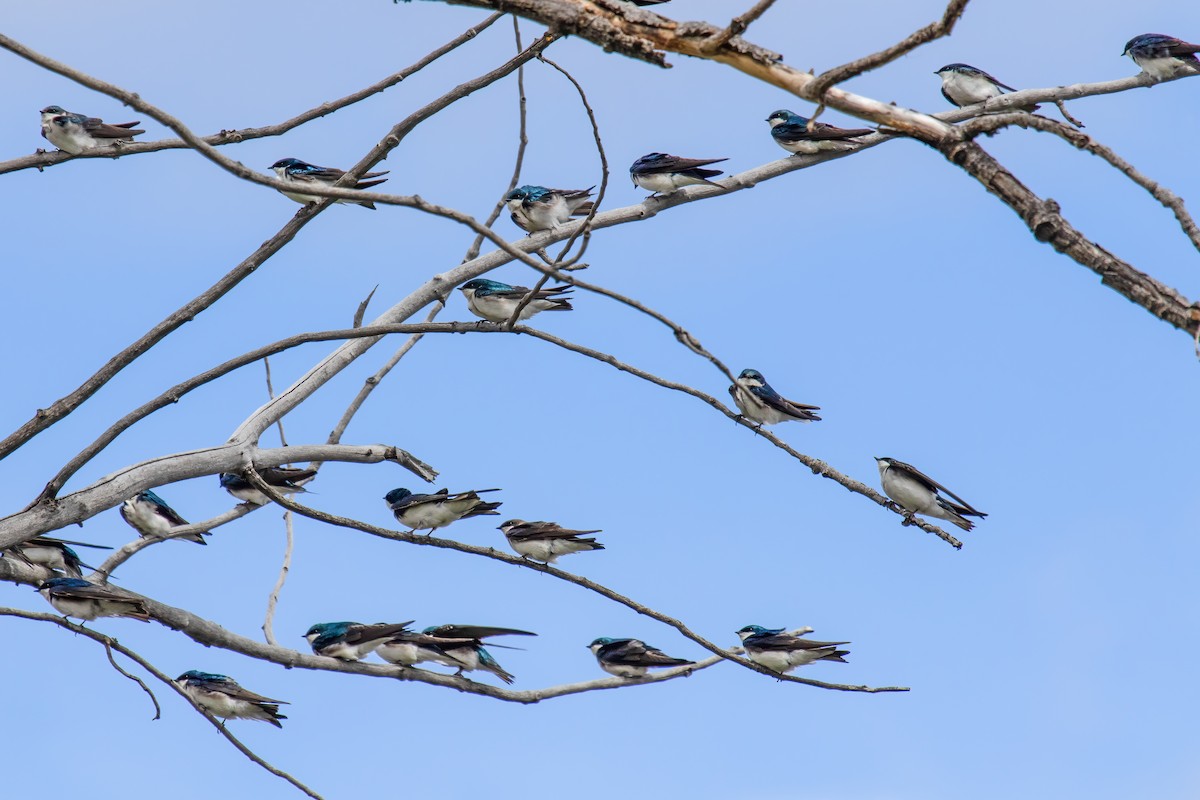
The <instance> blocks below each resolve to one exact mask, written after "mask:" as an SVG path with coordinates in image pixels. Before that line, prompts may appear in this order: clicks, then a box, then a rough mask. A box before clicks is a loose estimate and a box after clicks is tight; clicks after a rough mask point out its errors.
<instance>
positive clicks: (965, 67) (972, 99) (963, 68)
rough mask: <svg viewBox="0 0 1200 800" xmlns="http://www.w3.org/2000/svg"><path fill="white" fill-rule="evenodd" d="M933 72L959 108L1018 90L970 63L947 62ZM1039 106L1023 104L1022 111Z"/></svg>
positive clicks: (1031, 111)
mask: <svg viewBox="0 0 1200 800" xmlns="http://www.w3.org/2000/svg"><path fill="white" fill-rule="evenodd" d="M933 74H934V75H938V76H940V77H941V79H942V96H943V97H945V98H946V99H947V100H949V101H950V102H951V103H952V104H954V105H956V106H958V107H959V108H962V107H963V106H970V105H974V104H975V103H982V102H985V101H987V100H991V99H992V98H993V97H999V96H1000V95H1002V94H1004V93H1005V92H1015V91H1017V90H1016V89H1014V88H1013V87H1011V86H1009V85H1008V84H1006V83H1001V82H1000V81H998V80H996V79H995V78H993V77H992V76H991V75H989V74H987V73H986V72H984V71H983V70H981V69H977V68H975V67H972V66H971V65H970V64H947V65H946V66H944V67H942V68H941V69H939V70H937V71H936V72H934V73H933ZM1038 108H1039V106H1036V105H1034V106H1021V110H1022V111H1028V112H1030V113H1033V112H1034V111H1037V110H1038Z"/></svg>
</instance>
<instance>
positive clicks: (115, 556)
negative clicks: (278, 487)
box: [95, 503, 258, 580]
mask: <svg viewBox="0 0 1200 800" xmlns="http://www.w3.org/2000/svg"><path fill="white" fill-rule="evenodd" d="M257 508H258V506H252V505H249V504H247V503H239V504H238V505H236V506H234V507H233V508H231V509H230V510H228V511H226V512H224V513H222V514H218V515H217V516H215V517H213V518H212V519H209V520H205V521H204V522H193V523H191V524H190V525H181V526H179V527H177V528H172V529H171V532H170V533H168V534H166V535H165V536H153V537H151V536H147V537H138V538H137V539H134V540H133V541H132V542H128V543H126V544H124V545H122V546H121V547H119V548H117V549H116V550H114V551H113V553H112V555H110V556H109V557H108V558H106V559H105V560H104V563H102V564H101V565H100V566H99V567H97V568H96V572H95V575H98V576H99V577H100V578H101V579H102V580H107V579H108V576H109V575H111V574H112V572H113V570H115V569H116V568H117V567H119V566H121V565H122V564H124V563H125V562H126V561H128V560H129V559H130V558H132V557H133V556H135V555H137V554H138V553H139V552H141V551H142V550H145V549H146V548H147V547H151V546H153V545H156V544H158V543H160V542H166V541H170V540H171V539H181V538H183V537H185V536H194V535H195V534H197V533H204V532H206V531H211V530H213V529H215V528H218V527H220V526H222V525H225V524H227V523H230V522H233V521H234V520H235V519H241V518H242V517H244V516H246V515H247V514H249V513H250V512H251V511H254V510H256V509H257Z"/></svg>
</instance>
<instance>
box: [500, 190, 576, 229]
mask: <svg viewBox="0 0 1200 800" xmlns="http://www.w3.org/2000/svg"><path fill="white" fill-rule="evenodd" d="M595 188H596V187H595V186H592V187H589V188H587V189H547V188H546V187H545V186H520V187H518V188H516V189H513V190H512V191H511V192H509V193H508V194H506V195H505V196H504V199H505V201H506V202H507V204H508V210H509V212H510V213H511V214H512V221H513V222H514V223H515V224H516V226H517V227H518V228H520V229H521V230H523V231H526V232H527V233H536V232H538V231H549V230H553V229H554V228H557V227H558V226H559V225H562V224H563V223H564V222H570V221H571V217H582V216H586V215H587V214H588V213H589V212H590V211H591V210H592V201H591V196H592V189H595Z"/></svg>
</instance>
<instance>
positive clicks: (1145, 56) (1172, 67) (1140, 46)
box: [1121, 33, 1200, 81]
mask: <svg viewBox="0 0 1200 800" xmlns="http://www.w3.org/2000/svg"><path fill="white" fill-rule="evenodd" d="M1196 53H1200V44H1188V43H1187V42H1185V41H1183V40H1181V39H1176V38H1175V37H1174V36H1167V35H1166V34H1163V33H1143V34H1142V35H1141V36H1135V37H1133V38H1132V39H1130V40H1129V41H1128V42H1126V43H1125V52H1123V53H1121V55H1123V56H1129V57H1130V58H1132V59H1133V61H1134V63H1135V64H1137V65H1138V66H1139V67H1141V68H1142V71H1143V72H1145V73H1148V74H1150V75H1153V76H1154V77H1155V78H1158V79H1159V80H1160V81H1161V80H1165V79H1167V78H1177V77H1180V76H1183V75H1200V59H1197V58H1196Z"/></svg>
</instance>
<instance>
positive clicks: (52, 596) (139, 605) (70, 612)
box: [38, 578, 150, 622]
mask: <svg viewBox="0 0 1200 800" xmlns="http://www.w3.org/2000/svg"><path fill="white" fill-rule="evenodd" d="M38 592H40V593H41V595H42V597H44V598H46V601H47V602H48V603H50V605H52V606H54V607H55V608H56V609H57V610H58V611H59V613H61V614H62V615H63V616H64V617H75V618H76V619H84V620H93V619H96V618H97V617H132V618H133V619H136V620H141V621H142V622H149V621H150V612H149V611H147V610H146V606H145V604H144V603H143V602H142V601H141V600H139V599H138V598H136V597H126V596H124V595H121V594H117V593H116V592H114V591H113V590H112V589H110V588H109V587H107V586H101V585H99V584H95V583H92V582H91V581H85V580H84V579H83V578H51V579H50V580H48V581H46V582H45V583H43V584H42V585H41V586H40V587H38Z"/></svg>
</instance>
